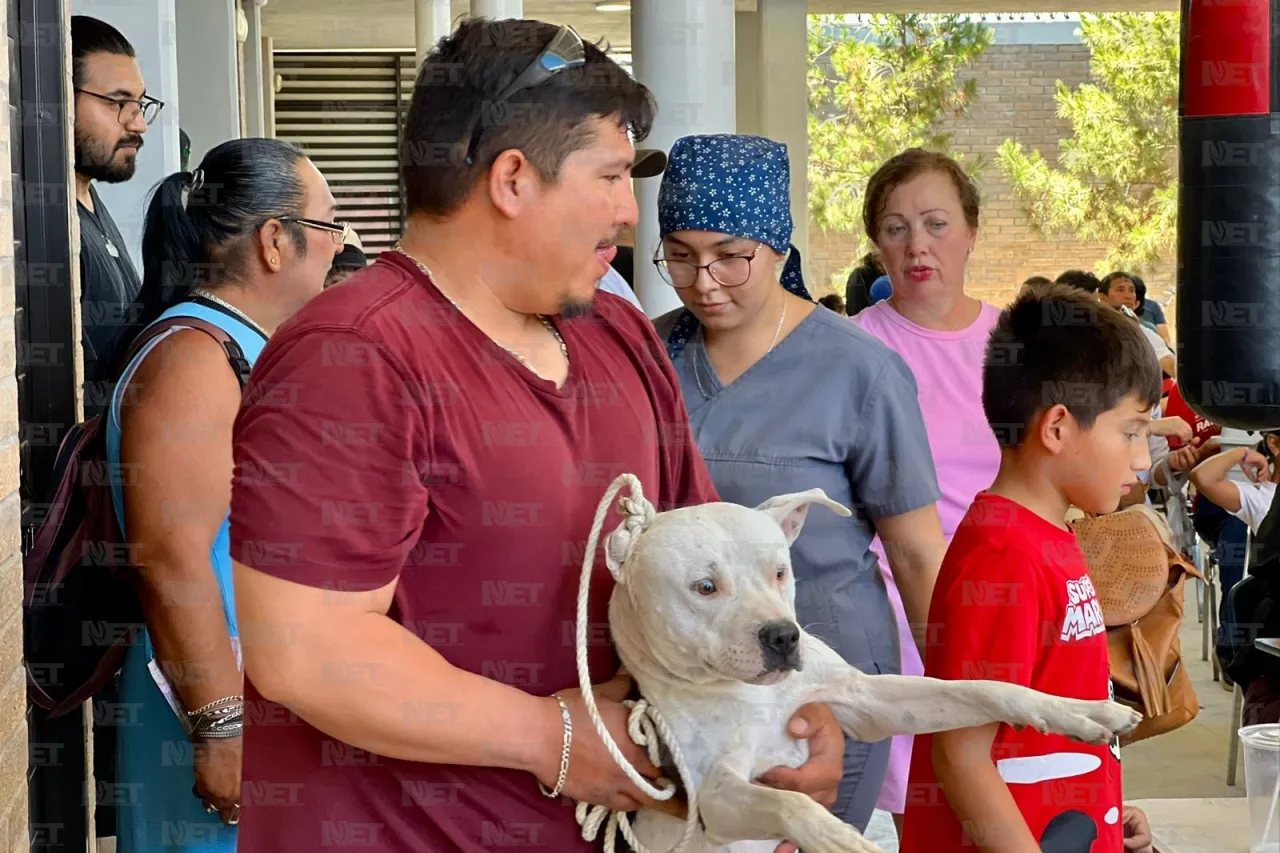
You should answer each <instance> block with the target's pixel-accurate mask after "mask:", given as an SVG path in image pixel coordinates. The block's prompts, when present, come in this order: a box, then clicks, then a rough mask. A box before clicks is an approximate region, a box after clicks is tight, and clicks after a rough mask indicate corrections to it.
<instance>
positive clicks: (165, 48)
mask: <svg viewBox="0 0 1280 853" xmlns="http://www.w3.org/2000/svg"><path fill="white" fill-rule="evenodd" d="M183 2H188V3H189V2H199V0H183ZM228 8H229V4H228ZM71 13H72V14H74V15H90V16H92V17H94V18H97V19H99V20H102V21H106V22H107V23H108V24H111V26H113V27H115V28H116V29H118V30H119V31H120V32H121V33H123V34H124V37H125V38H127V39H128V40H129V43H130V44H131V45H133V50H134V53H135V54H136V55H137V58H138V67H139V68H140V69H142V79H143V80H144V81H145V82H146V84H147V94H149V95H151V96H153V97H156V98H159V99H160V100H162V101H164V102H165V106H164V109H162V110H161V111H160V115H159V116H158V117H157V118H156V120H155V122H154V123H153V124H152V125H151V127H149V128H148V129H147V133H146V136H145V137H143V140H144V141H143V146H142V150H141V151H139V152H138V168H137V171H135V172H134V175H133V179H132V180H129V181H126V182H125V183H122V184H104V183H102V182H95V185H94V186H95V187H96V189H97V190H98V195H99V196H101V198H102V201H103V203H104V204H105V205H106V206H107V209H108V210H110V211H111V216H112V218H113V219H115V221H116V225H117V226H118V227H119V228H120V235H121V236H122V237H124V240H125V243H126V245H128V247H129V254H130V255H131V256H132V258H133V262H134V265H135V266H137V267H138V269H139V271H141V269H142V221H143V214H144V213H145V209H146V202H147V197H148V196H149V195H150V193H151V188H152V187H153V186H155V185H156V184H157V183H158V182H159V181H160V180H161V179H162V178H164V177H165V176H166V175H169V174H171V173H173V172H176V171H178V168H179V166H180V165H181V160H180V158H179V148H178V101H179V100H180V96H181V92H180V91H179V85H178V39H177V34H176V26H177V14H176V10H175V0H72V2H71ZM228 17H230V12H229V11H228ZM230 32H231V39H230V41H229V48H230V53H229V55H230V58H231V69H232V70H233V71H234V69H235V38H234V32H235V31H234V29H232V30H231V31H230ZM234 80H235V78H234V77H233V78H232V82H233V84H234ZM229 94H230V95H231V97H232V99H233V100H232V103H233V104H234V97H235V89H234V85H233V86H232V88H231V89H230V90H229ZM189 109H194V110H196V111H197V112H198V111H199V107H194V108H189ZM232 117H233V118H234V117H235V113H232ZM189 132H190V131H188V133H189Z"/></svg>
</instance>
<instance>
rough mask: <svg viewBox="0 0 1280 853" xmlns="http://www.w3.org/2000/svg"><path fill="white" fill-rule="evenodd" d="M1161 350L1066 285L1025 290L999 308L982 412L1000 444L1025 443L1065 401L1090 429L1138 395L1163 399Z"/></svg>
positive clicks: (1146, 401) (1147, 401)
mask: <svg viewBox="0 0 1280 853" xmlns="http://www.w3.org/2000/svg"><path fill="white" fill-rule="evenodd" d="M1160 384H1161V372H1160V364H1159V363H1158V362H1157V361H1156V354H1155V351H1154V350H1153V349H1152V348H1151V345H1150V344H1149V343H1148V342H1147V339H1146V337H1145V336H1144V335H1143V333H1142V328H1141V326H1139V325H1138V324H1137V323H1135V322H1134V321H1133V320H1132V319H1131V318H1129V317H1127V316H1125V315H1124V314H1123V313H1121V312H1120V311H1117V310H1116V309H1115V308H1112V307H1111V306H1109V305H1104V304H1102V303H1100V302H1098V301H1097V299H1096V298H1095V297H1093V296H1092V295H1091V294H1089V293H1086V292H1082V290H1081V289H1079V288H1076V287H1073V286H1071V285H1066V284H1053V285H1051V286H1049V287H1048V288H1043V289H1040V288H1032V289H1027V290H1024V291H1023V292H1022V293H1021V295H1019V296H1018V298H1017V299H1015V300H1014V301H1013V303H1012V304H1011V305H1009V307H1007V308H1005V309H1004V311H1002V312H1001V313H1000V319H999V320H997V321H996V326H995V328H994V329H993V330H992V331H991V337H990V338H989V340H988V343H987V353H986V358H985V360H984V361H983V365H982V409H983V411H984V412H985V413H986V415H987V422H988V423H989V424H990V425H991V430H992V432H994V433H995V435H996V439H997V440H998V441H999V442H1000V446H1001V447H1019V446H1021V445H1022V443H1023V441H1024V440H1025V438H1026V435H1027V431H1028V429H1029V428H1030V427H1031V425H1032V424H1033V423H1034V422H1035V420H1036V419H1037V418H1038V417H1039V416H1040V414H1041V413H1042V412H1044V410H1045V409H1047V408H1049V407H1050V406H1054V405H1057V404H1059V403H1060V404H1062V405H1064V406H1066V408H1067V411H1068V412H1070V413H1071V415H1072V417H1074V418H1075V419H1076V421H1077V422H1078V423H1079V424H1080V425H1081V426H1082V427H1083V428H1085V429H1089V428H1091V427H1092V426H1093V424H1094V422H1095V421H1096V420H1097V419H1098V416H1099V415H1101V414H1103V413H1104V412H1107V411H1110V410H1111V409H1114V408H1115V407H1116V406H1118V405H1120V403H1121V402H1122V401H1124V399H1125V398H1127V397H1129V396H1136V397H1137V398H1138V400H1139V401H1140V402H1141V403H1142V404H1143V405H1145V406H1148V407H1153V406H1155V405H1156V403H1158V402H1160Z"/></svg>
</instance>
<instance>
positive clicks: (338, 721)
mask: <svg viewBox="0 0 1280 853" xmlns="http://www.w3.org/2000/svg"><path fill="white" fill-rule="evenodd" d="M332 615H333V618H332V619H331V620H327V621H326V624H324V625H276V626H272V627H266V626H254V625H251V624H245V623H244V622H242V623H241V633H242V636H243V637H244V643H245V664H246V672H247V674H248V676H249V678H250V680H251V681H253V683H254V686H255V687H257V688H258V690H259V692H261V693H262V694H263V695H264V696H266V697H267V698H269V699H272V700H274V701H276V702H279V703H280V704H282V705H285V706H286V707H288V708H290V709H291V710H293V711H294V712H295V713H297V714H298V716H300V717H302V718H303V719H304V720H306V721H307V722H308V723H310V724H311V725H313V726H315V727H316V728H317V729H319V730H320V731H322V732H324V733H325V734H327V735H329V736H330V737H333V738H335V739H336V740H340V741H343V742H345V743H348V744H351V745H352V746H355V747H358V748H360V749H364V750H367V751H369V752H374V753H377V754H379V755H384V756H386V757H388V758H399V759H404V760H408V761H423V762H429V763H434V764H462V765H471V766H487V767H505V768H512V769H519V770H527V771H529V772H537V771H539V770H540V769H544V765H545V763H546V762H547V761H548V760H551V761H556V762H558V760H559V755H560V750H561V745H562V731H563V730H562V722H561V718H560V710H559V707H558V706H557V705H556V703H555V702H548V701H547V700H545V699H539V698H536V697H534V696H531V695H529V694H527V693H524V692H523V691H521V690H518V689H516V688H514V687H508V686H506V685H504V684H500V683H498V682H496V681H492V680H490V679H487V678H483V677H481V676H478V675H475V674H473V673H469V672H466V671H464V670H461V669H458V668H457V667H454V666H453V665H451V664H450V663H448V662H447V661H446V660H445V659H444V658H443V657H441V655H440V654H439V653H438V652H437V651H436V650H435V649H433V648H431V647H430V646H429V645H427V644H426V643H424V642H422V640H421V639H419V638H418V637H417V636H416V635H414V634H412V633H410V632H409V631H407V630H405V629H404V628H403V627H402V626H400V625H398V624H396V623H395V622H394V621H392V620H391V619H389V618H388V617H386V616H383V615H381V614H377V613H370V612H356V611H347V612H338V613H334V614H332ZM549 756H550V758H549Z"/></svg>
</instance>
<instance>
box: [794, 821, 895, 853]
mask: <svg viewBox="0 0 1280 853" xmlns="http://www.w3.org/2000/svg"><path fill="white" fill-rule="evenodd" d="M831 817H832V819H831V820H820V821H814V822H813V824H812V825H811V826H810V827H809V828H808V831H807V832H806V833H805V835H806V836H807V837H806V838H805V839H804V841H803V842H800V851H801V853H884V851H883V850H881V849H880V848H879V847H877V846H876V845H875V844H872V843H871V842H870V841H868V840H867V839H866V838H864V837H863V835H862V833H860V832H858V830H856V829H854V828H853V827H852V826H850V825H849V824H847V823H845V822H844V821H842V820H840V819H839V818H836V817H835V816H834V815H833V816H831Z"/></svg>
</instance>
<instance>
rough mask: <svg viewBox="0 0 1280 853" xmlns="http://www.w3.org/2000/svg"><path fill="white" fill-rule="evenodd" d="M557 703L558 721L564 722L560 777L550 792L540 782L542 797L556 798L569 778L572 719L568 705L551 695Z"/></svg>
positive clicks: (556, 696)
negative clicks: (558, 707) (558, 704)
mask: <svg viewBox="0 0 1280 853" xmlns="http://www.w3.org/2000/svg"><path fill="white" fill-rule="evenodd" d="M552 698H554V699H555V700H556V701H557V702H559V703H560V719H561V720H562V721H563V722H564V747H563V749H561V751H560V776H559V777H558V778H557V779H556V786H555V787H554V788H552V789H551V790H550V791H548V790H547V786H546V785H543V784H542V783H541V782H539V783H538V790H540V791H542V794H543V796H546V797H553V798H554V797H558V796H560V792H561V791H563V790H564V783H565V781H566V780H567V779H568V778H569V749H570V747H572V746H573V717H571V716H570V715H569V704H568V703H567V702H565V701H564V699H562V698H560V694H559V693H556V694H553V696H552Z"/></svg>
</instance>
